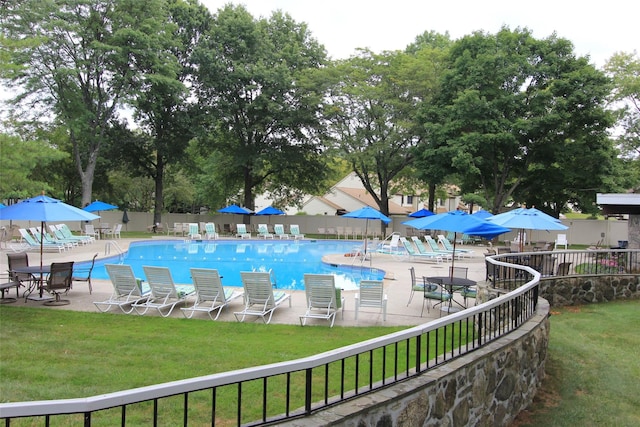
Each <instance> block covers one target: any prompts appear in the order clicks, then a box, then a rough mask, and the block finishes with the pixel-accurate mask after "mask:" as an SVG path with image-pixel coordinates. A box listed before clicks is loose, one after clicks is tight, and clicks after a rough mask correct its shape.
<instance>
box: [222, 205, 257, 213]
mask: <svg viewBox="0 0 640 427" xmlns="http://www.w3.org/2000/svg"><path fill="white" fill-rule="evenodd" d="M218 212H220V213H229V214H237V215H251V214H252V213H253V212H252V211H251V209H247V208H243V207H240V206H238V205H229V206H226V207H224V208H222V209H218Z"/></svg>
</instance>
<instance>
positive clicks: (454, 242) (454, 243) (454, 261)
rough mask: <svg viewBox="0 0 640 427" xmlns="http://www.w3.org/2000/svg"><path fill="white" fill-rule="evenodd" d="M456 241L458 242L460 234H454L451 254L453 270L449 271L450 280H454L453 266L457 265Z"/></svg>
mask: <svg viewBox="0 0 640 427" xmlns="http://www.w3.org/2000/svg"><path fill="white" fill-rule="evenodd" d="M456 240H458V233H456V232H455V231H454V232H453V253H452V254H451V268H450V269H449V279H450V280H453V266H454V265H455V263H456Z"/></svg>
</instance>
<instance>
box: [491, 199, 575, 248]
mask: <svg viewBox="0 0 640 427" xmlns="http://www.w3.org/2000/svg"><path fill="white" fill-rule="evenodd" d="M486 221H488V222H490V223H492V224H497V225H501V226H503V227H507V228H511V229H519V230H520V251H522V249H523V244H524V239H523V238H522V236H523V235H524V230H547V231H549V230H566V229H568V228H569V227H567V226H566V225H564V224H562V223H561V222H560V220H559V219H557V218H554V217H552V216H551V215H548V214H546V213H544V212H542V211H540V210H538V209H536V208H530V209H527V208H517V209H513V210H510V211H509V212H504V213H501V214H498V215H494V216H492V217H491V218H488V219H487V220H486Z"/></svg>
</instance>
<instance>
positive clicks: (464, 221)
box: [403, 211, 511, 271]
mask: <svg viewBox="0 0 640 427" xmlns="http://www.w3.org/2000/svg"><path fill="white" fill-rule="evenodd" d="M403 224H406V225H408V226H410V227H413V228H417V229H419V230H444V231H452V232H453V233H454V239H453V254H451V255H452V258H451V266H452V267H453V265H454V263H455V259H456V240H458V239H457V238H456V236H455V234H456V233H462V234H468V235H470V236H480V237H484V238H486V239H492V238H494V237H496V236H498V235H500V234H503V233H507V232H509V231H511V230H510V229H508V228H506V227H502V226H500V225H497V224H492V223H490V222H488V221H486V220H484V219H481V218H478V217H475V216H473V215H469V214H468V213H466V212H463V211H449V212H444V213H441V214H437V215H432V216H427V217H424V218H418V219H413V220H411V221H406V222H403ZM451 271H453V268H452V269H451Z"/></svg>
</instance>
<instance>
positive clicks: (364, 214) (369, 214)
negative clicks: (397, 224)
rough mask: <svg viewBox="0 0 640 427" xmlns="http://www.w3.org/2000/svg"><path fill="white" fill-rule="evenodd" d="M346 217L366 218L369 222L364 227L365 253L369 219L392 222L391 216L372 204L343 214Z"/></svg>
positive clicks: (365, 250) (365, 251)
mask: <svg viewBox="0 0 640 427" xmlns="http://www.w3.org/2000/svg"><path fill="white" fill-rule="evenodd" d="M342 216H343V217H345V218H358V219H365V220H366V221H367V222H366V223H365V227H364V253H365V255H366V253H367V235H368V231H369V220H370V219H372V220H379V221H382V222H384V223H385V224H389V223H390V222H391V218H389V217H388V216H386V215H385V214H383V213H382V212H380V211H377V210H375V209H373V208H372V207H370V206H365V207H364V208H360V209H357V210H355V211H353V212H349V213H346V214H344V215H342Z"/></svg>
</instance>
